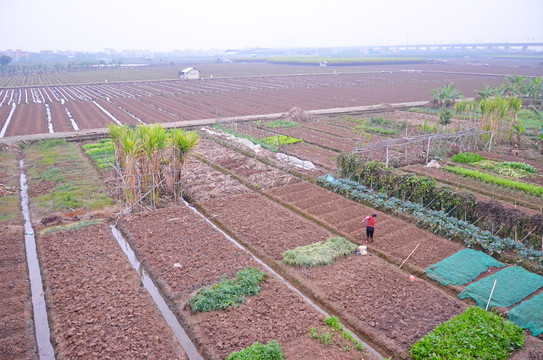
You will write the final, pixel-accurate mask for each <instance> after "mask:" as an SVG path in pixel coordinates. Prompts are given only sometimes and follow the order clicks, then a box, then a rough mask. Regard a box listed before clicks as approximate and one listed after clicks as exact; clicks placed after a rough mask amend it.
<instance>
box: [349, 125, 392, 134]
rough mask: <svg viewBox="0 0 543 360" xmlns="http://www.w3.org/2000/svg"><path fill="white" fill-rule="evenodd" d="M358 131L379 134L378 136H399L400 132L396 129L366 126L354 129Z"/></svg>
mask: <svg viewBox="0 0 543 360" xmlns="http://www.w3.org/2000/svg"><path fill="white" fill-rule="evenodd" d="M355 129H356V130H358V131H365V132H369V133H374V134H379V135H399V134H400V132H399V131H398V130H396V129H387V128H382V127H378V126H368V125H358V126H357V127H356V128H355Z"/></svg>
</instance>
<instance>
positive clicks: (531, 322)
mask: <svg viewBox="0 0 543 360" xmlns="http://www.w3.org/2000/svg"><path fill="white" fill-rule="evenodd" d="M509 320H511V321H512V322H514V323H515V324H517V325H518V326H520V327H521V328H523V329H528V330H530V331H531V332H532V334H533V335H534V336H537V335H539V334H541V333H543V294H539V295H537V296H535V297H533V298H532V299H530V300H528V301H526V302H524V303H522V304H520V305H519V306H517V307H515V308H514V309H512V310H511V311H509Z"/></svg>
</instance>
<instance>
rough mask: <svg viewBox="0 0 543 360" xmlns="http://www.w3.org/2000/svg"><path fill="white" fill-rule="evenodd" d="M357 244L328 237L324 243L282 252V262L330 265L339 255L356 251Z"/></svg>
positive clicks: (303, 264)
mask: <svg viewBox="0 0 543 360" xmlns="http://www.w3.org/2000/svg"><path fill="white" fill-rule="evenodd" d="M357 248H358V246H357V245H356V244H353V243H352V242H350V241H349V240H347V239H344V238H342V237H330V238H329V239H328V240H327V241H326V242H325V243H322V242H320V241H319V242H317V243H314V244H310V245H307V246H300V247H297V248H296V249H294V250H287V251H285V252H284V253H283V262H284V263H285V264H287V265H292V266H307V267H315V266H321V265H330V264H332V263H333V262H334V261H336V260H337V259H339V258H341V257H345V256H348V255H350V254H352V253H354V252H355V251H356V249H357Z"/></svg>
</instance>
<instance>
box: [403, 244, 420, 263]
mask: <svg viewBox="0 0 543 360" xmlns="http://www.w3.org/2000/svg"><path fill="white" fill-rule="evenodd" d="M420 244H422V242H420V243H419V244H418V245H417V246H415V248H414V249H413V251H411V254H409V255H408V256H407V257H406V258H405V260H404V261H403V263H402V264H401V265H400V267H399V269H401V268H402V266H403V264H405V262H406V261H407V260H408V259H409V258H410V257H411V255H413V253H414V252H415V250H417V248H418V247H419V245H420Z"/></svg>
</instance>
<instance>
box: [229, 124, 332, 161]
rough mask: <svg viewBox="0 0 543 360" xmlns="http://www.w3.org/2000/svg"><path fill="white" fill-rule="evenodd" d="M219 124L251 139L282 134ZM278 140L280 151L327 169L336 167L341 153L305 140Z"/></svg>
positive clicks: (246, 126) (276, 136)
mask: <svg viewBox="0 0 543 360" xmlns="http://www.w3.org/2000/svg"><path fill="white" fill-rule="evenodd" d="M219 125H220V126H219V128H220V129H225V130H227V131H229V132H231V133H233V134H235V135H236V136H242V137H243V136H248V137H249V138H250V139H251V138H252V140H254V139H259V140H261V141H266V139H268V140H272V141H273V140H274V138H278V137H280V136H281V135H279V134H277V133H274V132H271V131H268V130H265V129H261V128H258V127H256V126H254V125H247V124H236V123H234V124H231V123H220V124H219ZM278 141H279V142H280V144H279V146H277V148H278V149H277V150H278V151H279V152H282V153H285V154H288V155H292V156H295V157H297V158H298V159H300V160H308V161H311V162H313V163H314V164H316V165H319V166H322V167H324V168H326V169H330V170H332V169H335V168H336V157H337V156H338V155H339V153H338V152H335V151H333V150H329V149H325V148H322V147H319V146H317V145H314V144H311V143H306V142H303V141H299V142H296V143H294V144H282V143H281V141H280V140H279V139H278Z"/></svg>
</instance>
